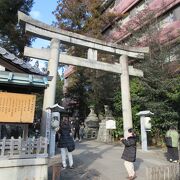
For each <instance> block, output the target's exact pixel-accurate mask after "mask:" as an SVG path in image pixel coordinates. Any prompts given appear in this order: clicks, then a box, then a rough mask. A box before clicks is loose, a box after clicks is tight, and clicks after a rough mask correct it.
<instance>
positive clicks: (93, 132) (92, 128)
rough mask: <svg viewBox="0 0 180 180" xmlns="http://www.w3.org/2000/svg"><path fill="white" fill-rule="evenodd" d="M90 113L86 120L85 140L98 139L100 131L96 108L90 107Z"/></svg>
mask: <svg viewBox="0 0 180 180" xmlns="http://www.w3.org/2000/svg"><path fill="white" fill-rule="evenodd" d="M89 108H90V113H89V115H88V116H87V118H86V119H85V129H84V130H85V138H87V139H96V138H97V134H98V129H99V119H98V117H97V115H96V114H95V112H94V106H90V107H89Z"/></svg>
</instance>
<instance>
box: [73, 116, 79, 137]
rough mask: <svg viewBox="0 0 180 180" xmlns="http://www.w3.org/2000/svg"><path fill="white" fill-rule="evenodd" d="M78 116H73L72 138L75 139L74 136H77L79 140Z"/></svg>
mask: <svg viewBox="0 0 180 180" xmlns="http://www.w3.org/2000/svg"><path fill="white" fill-rule="evenodd" d="M79 129H80V126H79V118H78V117H75V122H74V140H75V141H76V137H77V138H78V141H80V136H79Z"/></svg>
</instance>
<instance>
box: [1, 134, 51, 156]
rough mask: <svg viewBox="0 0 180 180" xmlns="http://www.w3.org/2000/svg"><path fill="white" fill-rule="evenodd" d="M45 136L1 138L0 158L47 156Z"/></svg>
mask: <svg viewBox="0 0 180 180" xmlns="http://www.w3.org/2000/svg"><path fill="white" fill-rule="evenodd" d="M47 145H48V140H47V138H44V137H40V138H38V139H35V138H28V139H27V140H24V139H22V138H21V137H20V138H18V139H14V138H13V137H12V138H11V139H6V138H4V139H1V140H0V159H20V158H38V157H48V153H47Z"/></svg>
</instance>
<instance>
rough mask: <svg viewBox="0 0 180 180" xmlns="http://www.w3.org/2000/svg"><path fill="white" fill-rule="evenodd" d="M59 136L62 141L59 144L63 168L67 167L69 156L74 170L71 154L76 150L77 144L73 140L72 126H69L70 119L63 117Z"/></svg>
mask: <svg viewBox="0 0 180 180" xmlns="http://www.w3.org/2000/svg"><path fill="white" fill-rule="evenodd" d="M59 134H60V139H59V142H58V147H59V148H61V156H62V165H63V168H66V167H67V164H66V156H68V160H69V166H70V168H73V157H72V153H71V152H72V151H73V150H74V149H75V144H74V140H73V138H72V132H71V126H70V124H69V120H68V117H63V120H62V123H61V125H60V129H59Z"/></svg>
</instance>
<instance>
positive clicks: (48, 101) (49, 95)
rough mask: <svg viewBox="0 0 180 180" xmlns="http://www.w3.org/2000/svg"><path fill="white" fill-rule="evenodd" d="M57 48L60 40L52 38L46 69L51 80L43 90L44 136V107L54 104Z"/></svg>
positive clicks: (43, 115) (44, 129) (43, 119)
mask: <svg viewBox="0 0 180 180" xmlns="http://www.w3.org/2000/svg"><path fill="white" fill-rule="evenodd" d="M59 49H60V40H58V39H52V40H51V47H50V59H49V61H48V71H49V73H50V74H49V76H52V77H53V78H52V80H51V81H49V87H48V88H47V89H46V90H45V92H44V101H43V113H42V121H41V135H42V136H46V131H47V128H46V119H47V118H46V108H47V107H51V106H53V105H54V104H55V94H56V80H57V72H58V62H59Z"/></svg>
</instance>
